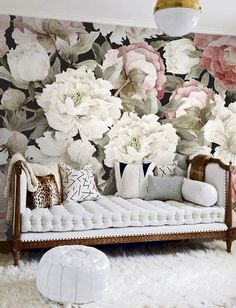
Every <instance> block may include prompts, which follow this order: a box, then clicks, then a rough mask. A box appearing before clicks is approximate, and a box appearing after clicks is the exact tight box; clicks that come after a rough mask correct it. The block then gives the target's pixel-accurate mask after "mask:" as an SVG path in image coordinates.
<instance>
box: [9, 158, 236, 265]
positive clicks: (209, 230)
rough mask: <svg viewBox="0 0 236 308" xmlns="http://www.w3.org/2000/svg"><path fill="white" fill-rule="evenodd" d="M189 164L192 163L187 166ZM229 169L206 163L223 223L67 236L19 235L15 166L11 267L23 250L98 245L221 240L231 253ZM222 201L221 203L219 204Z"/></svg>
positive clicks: (19, 173)
mask: <svg viewBox="0 0 236 308" xmlns="http://www.w3.org/2000/svg"><path fill="white" fill-rule="evenodd" d="M188 163H189V164H191V160H190V161H189V162H188ZM231 171H232V168H231V167H230V166H227V165H224V164H223V163H221V162H220V161H219V160H217V159H213V158H211V159H209V161H208V163H207V166H206V181H208V182H211V183H212V184H215V185H216V186H218V187H217V190H218V192H219V200H218V201H219V202H218V203H219V204H218V206H219V207H224V213H225V215H224V221H223V222H222V223H212V224H211V223H206V224H205V223H200V224H196V225H195V224H191V225H188V224H184V225H173V226H172V225H168V226H165V225H163V226H153V225H152V226H136V227H124V228H104V229H102V228H101V229H96V230H81V231H69V232H68V231H66V232H64V231H63V232H42V233H40V232H38V233H33V232H31V233H23V232H22V214H23V212H24V210H25V204H23V203H25V200H24V196H23V195H24V194H25V193H26V192H25V190H26V189H27V188H26V183H25V182H26V181H25V179H24V171H23V169H22V165H21V162H20V161H19V162H17V163H16V165H15V196H14V213H13V243H12V252H13V259H14V265H16V266H17V265H18V264H19V258H20V252H21V251H22V250H26V249H36V248H51V247H55V246H58V245H74V244H80V245H81V244H82V245H101V244H118V243H134V242H152V241H168V240H187V239H222V240H225V241H226V246H227V252H230V251H231V245H232V241H233V239H235V236H236V232H235V228H234V227H233V211H232V198H231ZM222 200H223V201H222Z"/></svg>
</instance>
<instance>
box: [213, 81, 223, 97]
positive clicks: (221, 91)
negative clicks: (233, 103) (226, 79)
mask: <svg viewBox="0 0 236 308" xmlns="http://www.w3.org/2000/svg"><path fill="white" fill-rule="evenodd" d="M214 88H215V90H216V91H217V92H218V93H219V95H220V96H221V97H222V98H223V99H225V97H226V89H225V88H223V87H222V86H221V85H220V84H219V82H218V81H217V80H216V79H215V81H214Z"/></svg>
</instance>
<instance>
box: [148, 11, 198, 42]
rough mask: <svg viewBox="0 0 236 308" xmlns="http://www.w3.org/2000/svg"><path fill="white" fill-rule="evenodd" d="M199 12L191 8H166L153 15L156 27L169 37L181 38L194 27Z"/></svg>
mask: <svg viewBox="0 0 236 308" xmlns="http://www.w3.org/2000/svg"><path fill="white" fill-rule="evenodd" d="M200 16H201V11H200V10H196V9H192V8H183V7H178V8H167V9H162V10H158V11H156V12H155V13H154V20H155V23H156V25H157V27H158V28H159V29H160V30H161V31H162V32H164V33H165V34H167V35H169V36H182V35H185V34H187V33H190V32H192V31H193V30H194V28H195V27H196V25H197V23H198V21H199V18H200Z"/></svg>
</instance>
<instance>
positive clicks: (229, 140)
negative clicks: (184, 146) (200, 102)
mask: <svg viewBox="0 0 236 308" xmlns="http://www.w3.org/2000/svg"><path fill="white" fill-rule="evenodd" d="M229 106H230V107H229V108H227V107H219V106H218V107H215V109H214V110H213V115H214V116H215V120H210V121H208V122H207V124H206V125H205V127H204V136H205V138H206V140H207V141H209V142H214V143H216V144H217V145H218V146H217V147H216V149H215V153H214V157H216V158H219V159H220V160H221V161H222V162H223V163H225V164H229V162H231V163H232V164H233V165H234V166H236V112H235V111H236V108H235V106H236V103H232V104H230V105H229Z"/></svg>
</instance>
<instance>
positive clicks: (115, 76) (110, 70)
mask: <svg viewBox="0 0 236 308" xmlns="http://www.w3.org/2000/svg"><path fill="white" fill-rule="evenodd" d="M122 70H123V63H122V62H119V63H116V64H113V65H111V66H109V67H107V68H106V69H105V70H104V72H103V74H104V79H106V80H110V81H111V82H112V81H117V80H119V82H120V83H121V84H123V83H125V81H126V79H125V78H124V76H123V74H122Z"/></svg>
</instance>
